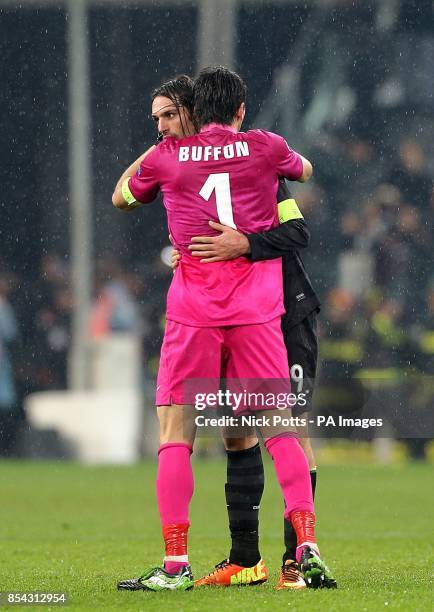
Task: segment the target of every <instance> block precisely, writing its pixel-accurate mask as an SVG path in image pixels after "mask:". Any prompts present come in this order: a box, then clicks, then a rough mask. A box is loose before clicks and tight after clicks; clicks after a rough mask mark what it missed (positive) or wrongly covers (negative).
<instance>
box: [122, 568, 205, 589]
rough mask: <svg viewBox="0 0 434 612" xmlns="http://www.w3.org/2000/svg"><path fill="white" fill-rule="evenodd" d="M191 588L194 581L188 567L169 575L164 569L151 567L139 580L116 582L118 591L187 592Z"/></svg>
mask: <svg viewBox="0 0 434 612" xmlns="http://www.w3.org/2000/svg"><path fill="white" fill-rule="evenodd" d="M193 586H194V579H193V574H192V573H191V567H190V566H189V565H186V566H185V567H183V568H182V569H180V570H179V572H178V573H177V574H169V572H167V571H166V570H165V569H164V567H151V568H150V569H148V570H146V571H145V572H144V573H143V574H142V575H141V576H140V577H139V578H131V579H130V580H121V582H118V590H119V591H188V590H189V589H192V588H193Z"/></svg>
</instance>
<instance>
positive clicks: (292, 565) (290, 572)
mask: <svg viewBox="0 0 434 612" xmlns="http://www.w3.org/2000/svg"><path fill="white" fill-rule="evenodd" d="M306 587H307V585H306V582H305V581H304V578H303V574H302V573H301V572H300V570H299V569H298V565H297V563H296V562H295V561H291V559H288V560H287V561H285V565H282V569H281V570H280V576H279V581H278V583H277V586H276V589H279V590H281V589H305V588H306Z"/></svg>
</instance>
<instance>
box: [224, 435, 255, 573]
mask: <svg viewBox="0 0 434 612" xmlns="http://www.w3.org/2000/svg"><path fill="white" fill-rule="evenodd" d="M226 453H227V457H228V464H227V466H228V467H227V483H226V486H225V492H226V504H227V508H228V516H229V529H230V532H231V538H232V548H231V552H230V556H229V562H230V563H235V564H236V565H241V566H243V567H253V566H254V565H256V563H258V561H259V560H260V558H261V555H260V553H259V505H260V502H261V497H262V493H263V492H264V466H263V464H262V455H261V449H260V447H259V444H256V445H255V446H253V447H252V448H248V449H246V450H242V451H226Z"/></svg>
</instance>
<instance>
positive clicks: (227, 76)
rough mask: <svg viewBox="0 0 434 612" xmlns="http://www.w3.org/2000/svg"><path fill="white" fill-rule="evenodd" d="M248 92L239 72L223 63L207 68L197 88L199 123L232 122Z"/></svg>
mask: <svg viewBox="0 0 434 612" xmlns="http://www.w3.org/2000/svg"><path fill="white" fill-rule="evenodd" d="M246 93H247V87H246V84H245V83H244V81H243V79H242V78H241V77H240V76H239V75H238V74H237V73H236V72H232V71H231V70H228V69H227V68H224V67H223V66H213V67H209V68H204V69H203V70H201V72H200V73H199V76H198V77H197V79H196V81H195V83H194V87H193V94H194V113H195V116H196V120H197V122H198V124H199V125H201V126H202V125H206V124H207V123H222V124H223V125H230V124H231V123H232V121H233V120H234V118H235V115H236V114H237V110H238V109H239V107H240V105H241V104H242V102H245V101H246Z"/></svg>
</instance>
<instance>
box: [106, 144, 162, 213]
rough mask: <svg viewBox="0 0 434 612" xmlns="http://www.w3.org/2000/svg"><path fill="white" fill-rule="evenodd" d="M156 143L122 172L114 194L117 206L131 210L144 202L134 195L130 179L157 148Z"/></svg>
mask: <svg viewBox="0 0 434 612" xmlns="http://www.w3.org/2000/svg"><path fill="white" fill-rule="evenodd" d="M155 148H156V147H155V145H153V146H152V147H150V148H149V149H147V150H146V151H145V152H144V153H142V155H140V156H139V157H138V158H137V159H136V160H135V161H134V162H133V163H132V164H131V165H130V166H128V168H127V169H126V170H125V172H123V173H122V175H121V176H120V178H119V180H118V182H117V183H116V186H115V188H114V191H113V195H112V204H113V206H115V208H118V209H119V210H124V211H131V210H134V209H135V208H137V207H138V206H140V205H141V204H143V203H144V202H141V201H138V199H137V198H136V197H135V196H134V195H133V193H132V191H131V188H130V179H131V178H132V177H133V176H134V175H137V172H138V171H139V169H140V166H141V164H142V162H143V160H144V159H145V158H146V157H147V156H148V155H149V154H150V153H152V151H154V150H155Z"/></svg>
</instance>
